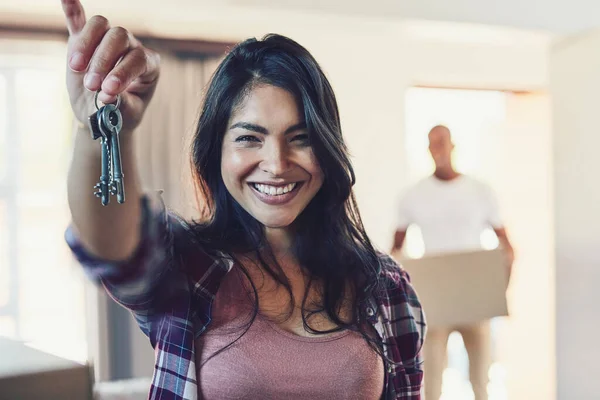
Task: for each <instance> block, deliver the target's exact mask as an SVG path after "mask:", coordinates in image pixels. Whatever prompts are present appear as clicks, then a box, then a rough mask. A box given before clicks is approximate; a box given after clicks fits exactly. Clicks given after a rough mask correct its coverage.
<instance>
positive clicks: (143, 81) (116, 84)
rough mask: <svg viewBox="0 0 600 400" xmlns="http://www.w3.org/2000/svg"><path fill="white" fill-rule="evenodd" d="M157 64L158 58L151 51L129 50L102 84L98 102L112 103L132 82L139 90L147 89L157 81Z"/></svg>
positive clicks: (144, 49)
mask: <svg viewBox="0 0 600 400" xmlns="http://www.w3.org/2000/svg"><path fill="white" fill-rule="evenodd" d="M159 64H160V60H159V57H158V55H157V54H156V53H154V52H153V51H151V50H148V49H146V48H144V47H136V48H135V49H133V50H131V51H130V52H128V53H127V54H126V55H125V56H124V57H123V59H122V60H121V61H120V62H119V63H118V64H117V66H116V67H115V68H114V69H113V70H112V71H111V72H110V73H109V74H108V76H107V77H106V79H105V80H104V82H103V83H102V93H101V94H100V96H99V98H100V100H102V101H105V100H106V101H109V102H110V101H112V100H113V99H114V98H115V96H116V95H117V94H119V93H121V92H123V91H125V90H128V88H129V86H130V85H132V83H133V82H134V81H135V83H136V85H137V86H139V88H144V87H146V88H147V87H148V84H151V83H154V82H155V81H156V80H157V79H158V74H159ZM134 91H135V90H134ZM136 92H137V91H136ZM137 94H142V93H137Z"/></svg>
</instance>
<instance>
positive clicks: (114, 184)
mask: <svg viewBox="0 0 600 400" xmlns="http://www.w3.org/2000/svg"><path fill="white" fill-rule="evenodd" d="M98 93H99V91H98V92H96V96H95V98H94V103H95V105H96V112H95V113H93V114H92V115H90V117H89V118H88V121H89V127H90V132H91V134H92V139H94V140H97V139H100V147H101V172H100V182H98V183H97V184H96V186H94V189H95V192H94V195H95V196H96V197H99V198H100V200H101V202H102V205H103V206H106V205H108V203H109V202H110V196H117V202H119V203H121V204H122V203H124V202H125V184H124V182H123V168H122V166H121V150H120V147H119V132H121V128H122V127H123V118H122V116H121V112H120V111H119V106H120V105H121V96H117V103H116V104H105V105H104V106H102V107H98Z"/></svg>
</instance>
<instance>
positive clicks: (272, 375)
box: [196, 270, 384, 400]
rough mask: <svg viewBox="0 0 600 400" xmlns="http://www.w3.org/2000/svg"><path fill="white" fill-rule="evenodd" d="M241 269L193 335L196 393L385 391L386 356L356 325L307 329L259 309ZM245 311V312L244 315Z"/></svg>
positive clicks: (317, 395)
mask: <svg viewBox="0 0 600 400" xmlns="http://www.w3.org/2000/svg"><path fill="white" fill-rule="evenodd" d="M251 307H252V305H251V303H249V302H248V297H247V294H245V289H244V288H243V286H242V281H241V277H240V276H239V272H238V271H237V270H233V271H231V272H230V273H229V274H227V276H226V277H225V279H224V281H223V283H222V285H221V287H220V289H219V291H218V292H217V296H216V298H215V300H214V303H213V307H212V315H213V321H212V322H211V325H210V326H209V329H208V330H207V332H205V333H204V334H202V335H201V336H200V337H199V338H198V339H196V354H197V355H196V357H197V360H196V365H197V369H198V376H197V379H198V388H199V389H198V390H199V398H200V399H206V400H216V399H282V400H283V399H285V400H294V399H311V400H319V399H323V400H325V399H327V400H329V399H361V400H377V399H379V398H380V397H381V394H382V391H383V381H384V368H383V361H382V359H381V357H380V356H379V355H378V354H377V353H376V352H375V351H373V350H372V349H371V347H370V346H369V345H368V344H367V342H366V341H365V340H364V339H363V338H362V336H361V335H360V334H358V333H356V332H351V331H343V332H337V333H334V334H331V335H326V336H312V337H302V336H297V335H295V334H293V333H290V332H287V331H284V330H283V329H281V328H279V327H278V326H277V325H276V324H273V323H272V322H270V321H269V320H268V319H267V318H265V317H262V316H260V315H258V316H257V317H256V319H255V320H254V322H253V324H252V325H251V326H250V328H249V330H248V331H247V332H246V333H245V334H244V335H243V336H242V337H241V339H239V340H238V341H237V342H235V344H233V345H232V346H231V347H229V348H228V349H227V350H225V351H223V352H222V353H220V354H218V355H216V356H215V357H213V358H212V359H210V360H208V361H207V362H206V363H205V361H206V360H207V359H208V358H209V357H210V356H211V355H212V354H214V353H215V352H216V351H218V350H220V349H222V348H223V347H225V346H227V345H228V344H230V343H231V342H233V341H234V340H235V339H237V338H238V337H239V336H240V335H241V333H242V332H243V331H244V330H243V329H242V328H243V327H244V324H245V323H247V322H249V320H250V315H251V314H250V312H251ZM240 316H242V317H240Z"/></svg>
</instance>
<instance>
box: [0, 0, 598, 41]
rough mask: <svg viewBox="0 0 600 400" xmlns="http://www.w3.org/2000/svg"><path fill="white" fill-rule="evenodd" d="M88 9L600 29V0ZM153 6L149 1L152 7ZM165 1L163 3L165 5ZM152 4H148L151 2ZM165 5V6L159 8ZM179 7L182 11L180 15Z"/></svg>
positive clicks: (145, 2) (55, 9)
mask: <svg viewBox="0 0 600 400" xmlns="http://www.w3.org/2000/svg"><path fill="white" fill-rule="evenodd" d="M82 2H83V4H84V5H85V6H86V8H87V9H88V10H90V11H93V10H95V9H98V10H100V9H101V10H114V11H115V12H117V13H119V12H121V13H123V14H131V15H135V14H136V13H139V15H144V14H146V15H147V14H148V13H153V14H156V13H159V14H161V13H166V14H170V15H174V14H177V13H179V14H180V15H181V16H182V17H186V18H188V19H189V18H190V17H191V16H194V15H198V16H201V15H202V14H203V13H205V12H209V11H210V10H215V9H220V10H221V11H225V12H227V10H232V12H238V11H239V10H246V11H248V18H252V15H253V14H254V13H260V12H261V11H262V12H265V13H268V12H272V11H302V12H303V13H310V14H313V15H314V14H319V15H321V16H326V15H329V14H335V15H343V16H348V17H361V16H368V17H371V18H384V19H397V20H399V19H407V20H432V21H447V22H467V23H475V24H487V25H496V26H508V27H515V28H521V29H527V30H539V31H544V32H547V33H553V34H559V35H561V34H573V33H577V32H581V31H585V30H589V29H592V28H596V27H600V0H369V1H365V0H170V1H169V2H168V3H165V2H163V1H158V0H127V1H123V0H103V1H102V2H98V1H92V0H82ZM153 4H154V5H153ZM165 4H168V5H166V6H165ZM152 5H153V6H152ZM163 7H164V8H163ZM181 10H184V11H185V13H181ZM99 12H102V11H99ZM9 13H13V14H14V13H17V14H20V15H23V14H25V15H27V14H32V15H34V14H35V15H38V16H39V15H48V16H49V17H58V16H60V14H61V13H62V12H61V7H60V2H59V0H18V1H16V0H0V20H1V19H2V14H4V15H9Z"/></svg>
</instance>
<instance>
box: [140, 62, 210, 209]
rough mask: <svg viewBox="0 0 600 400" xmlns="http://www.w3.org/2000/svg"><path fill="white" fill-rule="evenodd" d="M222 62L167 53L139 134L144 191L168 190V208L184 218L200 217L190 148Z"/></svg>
mask: <svg viewBox="0 0 600 400" xmlns="http://www.w3.org/2000/svg"><path fill="white" fill-rule="evenodd" d="M159 51H160V50H159ZM220 60H221V57H216V56H207V57H200V56H195V57H191V56H190V57H185V56H178V55H174V54H171V53H169V52H166V51H162V52H161V76H160V79H159V83H158V87H157V89H156V93H155V94H154V98H153V100H152V102H151V103H150V106H149V107H148V110H147V111H146V115H145V117H144V120H143V122H142V124H141V126H140V127H139V128H138V130H137V132H136V141H137V142H136V144H137V148H136V151H137V158H138V165H139V168H140V173H141V177H142V182H143V184H144V189H145V190H158V189H162V190H164V194H163V198H164V200H165V203H166V204H167V205H168V206H169V207H170V208H172V209H174V210H175V211H177V212H178V213H180V214H181V215H182V216H184V217H191V216H194V215H196V208H197V207H196V204H195V197H194V194H193V184H192V175H191V169H190V145H191V141H192V138H193V135H194V131H195V129H196V124H197V122H198V117H199V113H200V105H201V101H202V96H203V94H204V92H205V89H206V86H207V84H208V81H209V80H210V77H211V76H212V73H213V72H214V70H215V69H216V67H217V65H218V63H219V62H220Z"/></svg>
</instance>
